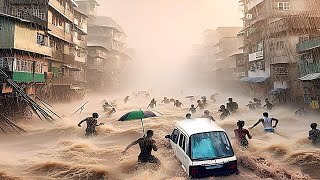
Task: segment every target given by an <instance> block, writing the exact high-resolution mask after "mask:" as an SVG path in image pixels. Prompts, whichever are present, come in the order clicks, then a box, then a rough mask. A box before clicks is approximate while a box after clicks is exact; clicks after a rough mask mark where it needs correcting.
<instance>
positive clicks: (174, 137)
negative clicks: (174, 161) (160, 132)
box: [170, 129, 180, 155]
mask: <svg viewBox="0 0 320 180" xmlns="http://www.w3.org/2000/svg"><path fill="white" fill-rule="evenodd" d="M179 135H180V131H179V130H178V129H174V130H173V132H172V134H171V137H170V145H171V147H172V150H173V151H174V153H175V154H176V155H177V151H176V149H177V143H178V140H179Z"/></svg>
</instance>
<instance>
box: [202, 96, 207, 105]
mask: <svg viewBox="0 0 320 180" xmlns="http://www.w3.org/2000/svg"><path fill="white" fill-rule="evenodd" d="M201 99H202V104H203V105H204V106H207V105H208V100H207V97H206V96H203V97H201Z"/></svg>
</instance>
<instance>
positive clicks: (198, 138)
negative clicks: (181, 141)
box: [190, 132, 234, 161]
mask: <svg viewBox="0 0 320 180" xmlns="http://www.w3.org/2000/svg"><path fill="white" fill-rule="evenodd" d="M190 156H191V159H192V160H201V161H203V160H213V159H221V158H227V157H232V156H234V153H233V150H232V148H231V145H230V142H229V139H228V137H227V135H226V133H225V132H207V133H200V134H194V135H192V136H191V154H190Z"/></svg>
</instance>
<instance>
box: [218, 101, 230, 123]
mask: <svg viewBox="0 0 320 180" xmlns="http://www.w3.org/2000/svg"><path fill="white" fill-rule="evenodd" d="M219 112H221V115H220V119H221V120H223V119H225V118H226V117H228V116H230V111H229V110H228V109H226V106H225V105H221V106H220V109H219Z"/></svg>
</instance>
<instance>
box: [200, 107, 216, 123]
mask: <svg viewBox="0 0 320 180" xmlns="http://www.w3.org/2000/svg"><path fill="white" fill-rule="evenodd" d="M201 118H207V119H210V120H211V121H216V120H215V119H214V118H213V117H212V116H211V115H210V112H209V111H208V110H205V111H204V114H203V115H202V116H201Z"/></svg>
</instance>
